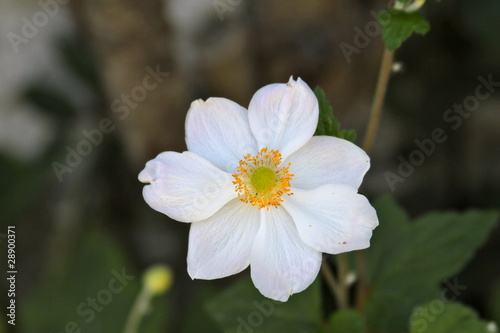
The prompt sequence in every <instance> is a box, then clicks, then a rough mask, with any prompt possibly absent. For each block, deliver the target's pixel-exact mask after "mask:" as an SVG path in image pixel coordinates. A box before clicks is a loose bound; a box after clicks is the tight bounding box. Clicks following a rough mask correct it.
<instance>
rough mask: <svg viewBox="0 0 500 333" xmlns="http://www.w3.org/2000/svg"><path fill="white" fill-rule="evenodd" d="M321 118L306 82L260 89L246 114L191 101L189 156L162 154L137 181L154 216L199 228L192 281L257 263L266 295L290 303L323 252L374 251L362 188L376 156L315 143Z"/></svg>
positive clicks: (257, 278) (192, 248)
mask: <svg viewBox="0 0 500 333" xmlns="http://www.w3.org/2000/svg"><path fill="white" fill-rule="evenodd" d="M318 116H319V107H318V101H317V99H316V96H315V95H314V93H313V92H312V91H311V89H310V88H309V87H308V86H307V84H306V83H304V81H302V80H301V79H300V78H299V79H298V80H297V81H294V80H293V78H290V80H289V82H288V83H286V84H270V85H267V86H265V87H263V88H261V89H260V90H258V91H257V92H256V93H255V95H254V96H253V98H252V100H251V101H250V105H249V107H248V110H246V109H245V108H243V107H241V106H239V105H238V104H236V103H234V102H232V101H230V100H228V99H225V98H209V99H208V100H207V101H205V102H204V101H202V100H197V101H194V102H193V103H192V104H191V107H190V109H189V112H188V114H187V118H186V144H187V147H188V151H185V152H183V153H177V152H171V151H168V152H163V153H161V154H159V155H158V156H157V157H156V158H155V159H153V160H151V161H149V162H148V163H147V164H146V167H145V169H144V170H143V171H142V172H141V173H140V174H139V180H140V181H141V182H143V183H147V184H149V185H147V186H145V187H144V193H143V194H144V199H145V200H146V202H147V203H148V204H149V205H150V206H151V207H152V208H153V209H155V210H157V211H159V212H161V213H164V214H166V215H168V216H169V217H170V218H172V219H174V220H178V221H181V222H187V223H191V229H190V232H189V248H188V257H187V265H188V273H189V275H190V276H191V278H193V279H207V280H210V279H217V278H222V277H226V276H229V275H233V274H236V273H239V272H241V271H243V270H244V269H245V268H247V267H248V266H250V274H251V277H252V280H253V283H254V284H255V286H256V287H257V289H258V290H259V291H260V292H261V293H262V294H263V295H264V296H266V297H268V298H272V299H275V300H279V301H286V300H287V299H288V298H289V296H290V295H292V294H294V293H298V292H301V291H303V290H304V289H306V288H307V287H308V286H309V285H310V284H311V283H312V282H313V281H314V280H315V278H316V276H317V274H318V272H319V269H320V265H321V261H322V252H325V253H330V254H338V253H342V252H347V251H353V250H359V249H364V248H367V247H369V246H370V238H371V236H372V230H373V229H374V228H375V227H376V226H377V225H378V219H377V215H376V213H375V210H374V209H373V207H372V206H371V205H370V203H369V202H368V200H367V199H366V198H365V197H364V196H363V195H360V194H358V191H357V189H358V187H359V186H360V184H361V181H362V179H363V176H364V175H365V173H366V171H367V170H368V169H369V167H370V159H369V157H368V156H367V155H366V153H365V152H364V151H363V150H361V149H360V148H358V147H357V146H356V145H354V144H352V143H350V142H348V141H346V140H343V139H339V138H335V137H330V136H313V133H314V132H315V129H316V127H317V124H318Z"/></svg>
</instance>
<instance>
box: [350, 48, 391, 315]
mask: <svg viewBox="0 0 500 333" xmlns="http://www.w3.org/2000/svg"><path fill="white" fill-rule="evenodd" d="M393 58H394V51H389V50H388V49H384V54H383V55H382V60H381V64H380V70H379V74H378V79H377V86H376V88H375V95H374V96H373V102H372V108H371V112H370V121H369V123H368V128H367V130H366V134H365V138H364V141H363V149H364V150H365V151H366V152H367V153H368V154H369V153H370V152H371V150H372V147H373V143H374V141H375V137H376V136H377V131H378V128H379V125H380V118H381V117H382V106H383V105H384V99H385V93H386V91H387V85H388V83H389V76H390V74H391V69H392V60H393ZM357 267H358V288H357V300H356V308H357V310H358V311H359V312H361V313H362V312H363V311H364V308H365V303H366V299H367V298H368V282H367V272H366V258H365V251H364V250H361V251H358V252H357Z"/></svg>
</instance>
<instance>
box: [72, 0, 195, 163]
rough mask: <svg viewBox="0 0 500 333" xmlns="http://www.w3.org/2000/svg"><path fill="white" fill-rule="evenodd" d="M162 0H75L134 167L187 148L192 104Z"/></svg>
mask: <svg viewBox="0 0 500 333" xmlns="http://www.w3.org/2000/svg"><path fill="white" fill-rule="evenodd" d="M163 4H164V2H163V1H161V0H146V1H135V0H86V1H81V0H75V2H73V7H72V9H73V13H74V14H75V16H76V21H77V22H78V25H79V26H80V28H82V30H83V31H84V32H85V33H87V34H88V36H89V37H90V40H91V44H93V46H94V47H95V49H96V51H97V55H98V58H99V60H100V63H101V70H102V74H103V75H102V77H103V79H104V84H105V89H106V94H107V97H108V104H107V105H106V113H107V115H108V116H109V117H110V118H111V119H113V122H114V124H116V126H117V128H118V130H119V132H120V133H119V134H120V137H121V139H122V142H123V146H124V147H125V150H126V154H127V156H128V157H129V160H130V162H131V165H132V167H133V169H140V168H142V166H143V165H144V163H145V162H146V161H147V160H149V159H151V158H152V157H154V156H156V154H158V153H159V152H161V151H165V150H182V149H183V147H184V135H183V133H184V129H183V128H184V117H185V113H186V111H187V109H188V107H189V104H188V100H187V92H186V85H185V83H184V82H185V80H184V78H183V77H182V76H181V74H180V73H178V72H176V67H177V66H176V65H175V64H174V60H173V59H174V57H173V53H174V48H173V38H172V32H171V29H170V27H169V26H168V24H167V22H166V20H165V19H164V15H163V13H164V11H163Z"/></svg>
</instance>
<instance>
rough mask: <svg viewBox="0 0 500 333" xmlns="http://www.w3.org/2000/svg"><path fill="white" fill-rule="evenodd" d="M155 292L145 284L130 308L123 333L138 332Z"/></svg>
mask: <svg viewBox="0 0 500 333" xmlns="http://www.w3.org/2000/svg"><path fill="white" fill-rule="evenodd" d="M152 296H153V294H151V292H150V291H149V289H148V288H146V286H145V285H144V286H143V287H142V289H141V291H140V292H139V295H137V298H136V299H135V302H134V305H133V306H132V309H131V310H130V313H129V315H128V318H127V323H126V325H125V328H124V330H123V333H137V332H138V328H139V325H140V323H141V319H142V318H143V317H144V315H145V314H146V313H147V312H148V309H149V306H150V301H151V298H152Z"/></svg>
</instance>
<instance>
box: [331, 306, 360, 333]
mask: <svg viewBox="0 0 500 333" xmlns="http://www.w3.org/2000/svg"><path fill="white" fill-rule="evenodd" d="M365 332H366V324H365V321H364V318H363V317H362V316H361V315H360V314H359V313H358V312H356V311H354V310H340V311H337V312H335V313H333V314H332V315H331V316H330V319H329V320H328V324H327V326H326V327H325V328H324V330H323V331H322V333H365Z"/></svg>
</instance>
